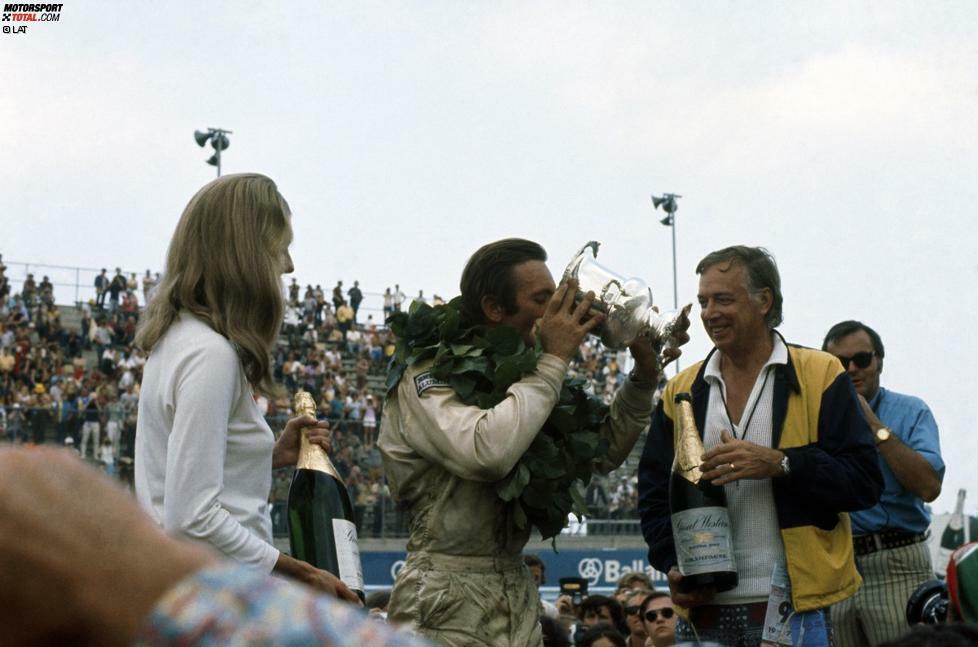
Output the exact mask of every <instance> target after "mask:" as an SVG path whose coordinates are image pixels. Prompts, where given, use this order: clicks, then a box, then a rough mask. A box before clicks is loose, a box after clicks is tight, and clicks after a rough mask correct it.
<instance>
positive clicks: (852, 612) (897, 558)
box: [832, 541, 934, 647]
mask: <svg viewBox="0 0 978 647" xmlns="http://www.w3.org/2000/svg"><path fill="white" fill-rule="evenodd" d="M856 567H857V568H859V572H860V573H861V574H862V576H863V586H862V588H860V589H859V590H858V591H856V594H855V595H854V596H852V597H851V598H848V599H846V600H843V601H842V602H839V603H838V604H835V605H833V606H832V626H833V627H834V630H835V644H836V645H838V646H839V647H864V646H866V645H878V644H880V643H882V642H887V641H890V640H896V639H897V638H899V637H900V636H902V635H904V634H905V633H907V616H906V609H907V600H909V599H910V595H911V594H912V593H913V592H914V590H915V589H916V588H917V586H918V585H919V584H922V583H924V582H926V581H927V580H929V579H932V578H933V577H934V572H933V569H932V568H931V562H930V552H929V551H928V549H927V542H923V541H922V542H919V543H916V544H911V545H909V546H901V547H899V548H888V549H886V550H878V551H876V552H873V553H869V554H868V555H861V556H856Z"/></svg>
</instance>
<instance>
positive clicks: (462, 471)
mask: <svg viewBox="0 0 978 647" xmlns="http://www.w3.org/2000/svg"><path fill="white" fill-rule="evenodd" d="M546 258H547V256H546V252H544V250H543V248H542V247H540V246H539V245H537V244H536V243H533V242H530V241H527V240H521V239H512V238H511V239H506V240H500V241H497V242H494V243H490V244H488V245H485V246H484V247H482V248H481V249H479V250H478V251H476V252H475V254H473V255H472V257H471V258H470V259H469V262H468V263H467V265H466V267H465V270H464V271H463V272H462V280H461V292H462V300H463V302H464V305H463V308H464V310H465V313H464V314H465V315H466V316H467V317H468V318H470V319H471V320H473V321H476V322H483V323H485V324H486V325H488V326H490V327H500V326H508V327H510V328H513V329H515V330H516V331H517V332H519V333H520V335H522V337H523V339H524V341H526V342H528V343H535V342H536V340H537V339H539V341H540V344H541V346H542V347H543V351H544V352H543V355H541V357H540V359H539V361H538V362H537V366H536V369H535V370H534V371H533V372H531V373H529V374H528V375H526V376H525V377H523V378H522V379H521V380H519V381H517V382H515V383H514V384H512V385H511V386H510V387H509V389H508V390H507V397H506V398H505V399H504V400H503V401H502V402H500V403H499V404H497V405H496V406H494V407H492V408H490V409H480V408H479V407H477V406H470V405H467V404H465V403H464V402H463V401H462V399H461V398H460V397H459V396H458V395H457V394H456V393H455V391H454V390H453V389H452V388H451V387H450V386H449V385H448V384H445V383H444V382H441V381H439V380H436V379H434V378H433V377H432V376H431V373H430V372H429V367H430V364H431V362H430V361H429V362H420V363H418V364H415V365H412V366H410V367H408V369H407V370H406V371H405V373H404V376H403V377H402V378H401V380H400V381H399V383H398V385H397V386H396V387H394V388H393V389H392V390H391V392H390V395H389V397H388V399H387V403H386V406H385V412H384V419H383V422H382V425H381V431H380V440H379V445H380V449H381V452H382V454H383V458H384V467H385V472H386V475H387V478H388V479H389V483H390V488H391V493H392V495H393V496H394V499H395V500H396V501H397V502H398V503H399V504H400V505H401V506H403V507H405V508H406V509H407V511H408V513H409V515H410V528H411V537H410V539H409V540H408V559H407V563H406V565H405V566H404V568H403V569H402V570H401V571H400V573H399V574H398V576H397V581H396V582H395V584H394V589H393V592H392V594H391V602H390V619H391V620H392V621H394V622H398V623H403V624H410V625H412V626H413V627H415V628H416V629H417V631H418V633H419V634H421V635H423V636H427V637H429V638H432V639H435V640H436V641H438V642H439V643H441V644H444V645H449V646H453V645H458V646H463V645H464V646H465V647H470V646H473V645H514V646H515V645H519V646H520V647H522V646H523V645H540V644H541V640H542V638H541V630H540V623H539V622H538V616H539V613H540V604H539V596H538V594H537V589H536V586H535V584H534V583H533V580H532V579H531V578H530V576H529V573H528V571H527V568H526V566H524V564H523V560H522V558H521V556H520V553H521V551H522V549H523V547H524V546H525V545H526V542H527V540H528V539H529V534H530V533H529V529H523V530H521V529H519V528H518V527H517V526H516V525H515V523H514V521H513V519H512V518H511V515H510V512H509V510H510V508H509V507H508V506H506V505H505V504H504V503H503V502H502V501H501V500H500V499H499V497H498V495H497V494H496V489H495V485H494V484H495V482H496V481H498V480H500V479H502V478H503V477H504V476H506V475H507V474H508V473H509V472H510V471H511V470H512V469H513V467H514V466H515V465H516V463H517V461H519V459H520V457H521V456H522V455H523V453H524V452H525V451H526V450H527V448H528V447H529V445H530V443H531V442H532V441H533V439H534V438H535V437H536V436H537V434H538V432H539V431H540V429H541V428H542V427H543V425H544V423H545V422H546V420H547V418H548V417H549V416H550V413H551V411H552V410H553V408H554V406H555V405H556V403H557V400H558V398H559V393H560V389H561V385H562V382H563V379H564V377H565V376H566V374H567V370H568V364H569V362H570V361H571V360H572V359H573V358H574V357H575V355H576V354H577V351H578V347H579V346H580V344H581V341H582V340H583V339H584V337H585V335H586V334H587V333H588V332H589V331H590V330H592V329H593V328H595V327H596V326H597V325H598V324H600V323H601V321H602V320H603V316H600V315H598V316H594V317H591V318H588V315H587V313H588V310H589V308H590V306H591V304H592V303H593V300H594V295H593V294H588V295H587V296H586V297H585V298H584V299H583V300H582V301H581V302H580V303H575V302H574V296H573V295H574V294H575V292H576V290H577V285H576V283H575V282H573V281H571V282H568V283H566V284H561V285H560V286H559V287H558V286H556V285H555V284H554V280H553V277H552V276H551V275H550V271H549V270H548V269H547V266H546V264H545V263H544V261H545V260H546ZM395 287H396V286H395ZM397 289H398V290H399V288H397ZM676 337H677V340H678V341H681V342H684V341H686V340H687V339H688V336H687V335H686V334H685V332H684V331H681V332H678V333H677V334H676ZM680 338H681V339H680ZM631 352H632V356H633V357H634V358H635V369H634V371H633V373H632V377H631V378H630V379H629V380H627V381H626V383H625V384H624V385H623V386H622V387H621V389H619V391H618V393H617V394H616V397H615V401H614V402H613V403H612V405H611V413H610V420H609V422H608V423H606V424H605V426H604V428H603V429H602V432H601V433H602V435H603V436H604V437H605V438H607V439H608V441H609V445H610V449H609V455H608V460H607V461H604V462H602V464H601V465H600V466H596V469H601V470H602V471H607V470H610V469H613V468H614V467H615V466H617V465H620V464H621V463H622V462H623V461H624V459H625V457H626V456H627V455H628V452H629V451H630V449H631V448H632V446H633V445H634V443H635V441H636V439H637V438H638V435H639V433H641V431H642V430H643V429H644V428H645V427H646V426H647V425H648V421H649V418H650V417H651V414H652V397H653V392H654V388H655V386H654V385H655V384H656V381H657V380H658V378H659V373H658V369H657V366H656V358H655V356H654V353H653V351H652V350H651V345H650V344H649V343H648V342H647V341H646V340H644V339H639V340H638V341H637V342H636V343H635V344H633V345H632V347H631Z"/></svg>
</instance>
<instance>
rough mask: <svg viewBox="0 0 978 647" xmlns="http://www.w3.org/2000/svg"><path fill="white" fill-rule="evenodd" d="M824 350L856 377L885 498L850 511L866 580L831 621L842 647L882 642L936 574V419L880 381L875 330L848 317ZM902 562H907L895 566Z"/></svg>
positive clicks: (940, 474)
mask: <svg viewBox="0 0 978 647" xmlns="http://www.w3.org/2000/svg"><path fill="white" fill-rule="evenodd" d="M822 350H825V351H828V352H830V353H832V354H833V355H835V356H836V357H838V358H839V361H840V362H842V367H843V369H844V370H845V371H846V373H848V374H849V377H850V378H852V383H853V385H854V386H855V387H856V393H857V397H858V398H859V405H860V407H861V409H862V412H863V415H864V416H865V417H866V421H867V422H869V426H870V429H872V431H873V434H874V436H875V439H876V449H877V451H878V452H879V461H880V470H881V471H882V472H883V483H884V489H883V495H882V497H880V502H879V503H878V504H876V505H875V506H873V507H872V508H869V509H868V510H861V511H859V512H854V513H852V515H851V516H850V518H851V519H852V534H853V545H854V548H855V552H856V566H857V567H858V568H859V573H860V574H861V575H862V576H863V586H862V588H861V589H859V591H858V592H857V593H856V594H855V595H854V596H852V597H851V598H848V599H846V600H843V601H842V602H840V603H838V604H836V605H835V606H833V607H832V625H833V627H834V631H835V637H836V640H837V644H838V645H840V646H841V647H847V646H849V645H852V646H861V645H874V646H875V645H878V644H880V643H882V642H885V641H888V640H896V639H897V638H899V637H900V636H902V635H903V634H904V633H906V631H907V622H906V618H905V615H904V614H905V609H906V606H907V600H908V599H909V598H910V595H911V594H912V593H913V592H914V589H916V588H917V586H919V585H920V584H923V583H924V582H926V581H927V580H929V579H931V578H932V577H933V576H934V575H933V567H932V565H931V559H930V551H929V550H928V549H927V543H926V540H927V529H928V528H929V527H930V521H931V515H930V510H928V509H927V506H925V505H924V503H925V502H930V501H933V500H934V499H936V498H937V495H939V494H940V493H941V481H942V480H943V478H944V461H943V460H942V459H941V447H940V441H939V439H938V433H937V422H936V421H935V420H934V416H933V414H931V412H930V409H929V408H928V407H927V405H926V404H925V403H924V401H923V400H921V399H920V398H916V397H914V396H912V395H903V394H902V393H896V392H895V391H889V390H887V389H884V388H883V387H881V386H880V374H881V373H882V372H883V356H884V354H885V352H884V348H883V340H882V339H880V336H879V335H878V334H877V333H876V331H875V330H873V329H872V328H870V327H869V326H867V325H865V324H863V323H861V322H859V321H842V322H840V323H837V324H836V325H834V326H832V328H831V329H829V332H828V333H827V334H826V335H825V341H824V342H823V343H822ZM896 563H899V564H900V565H901V566H900V568H898V569H895V568H893V564H896Z"/></svg>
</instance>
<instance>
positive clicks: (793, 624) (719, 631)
mask: <svg viewBox="0 0 978 647" xmlns="http://www.w3.org/2000/svg"><path fill="white" fill-rule="evenodd" d="M766 613H767V603H766V602H755V603H752V604H736V605H709V606H703V607H697V608H695V609H692V610H691V611H690V617H689V619H688V620H687V619H683V618H682V617H681V616H680V617H679V618H678V620H677V621H676V641H677V642H682V643H684V644H685V643H687V642H689V643H690V644H698V643H699V642H700V641H702V642H704V643H713V644H719V645H723V646H724V647H758V645H760V644H761V638H762V634H763V629H764V616H765V614H766ZM785 632H786V633H787V632H790V637H789V636H787V635H786V636H784V637H783V638H781V639H779V642H784V643H788V642H790V643H791V644H792V645H804V647H828V645H829V626H828V621H827V617H826V614H825V613H824V612H823V611H822V610H821V609H816V610H815V611H808V612H806V613H795V614H793V615H791V616H790V618H789V620H788V625H787V626H786V627H785Z"/></svg>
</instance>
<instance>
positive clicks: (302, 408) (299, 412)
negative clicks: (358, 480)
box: [292, 391, 346, 486]
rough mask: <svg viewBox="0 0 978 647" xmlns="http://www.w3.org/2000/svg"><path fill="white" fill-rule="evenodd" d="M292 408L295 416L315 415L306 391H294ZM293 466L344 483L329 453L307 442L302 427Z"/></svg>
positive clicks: (313, 403) (307, 438)
mask: <svg viewBox="0 0 978 647" xmlns="http://www.w3.org/2000/svg"><path fill="white" fill-rule="evenodd" d="M292 408H293V409H294V410H295V415H296V416H312V417H313V418H315V417H316V401H315V400H313V399H312V396H311V395H309V393H307V392H306V391H298V392H296V394H295V398H294V399H293V400H292ZM295 468H296V469H299V470H315V471H317V472H323V473H324V474H329V475H330V476H332V477H333V478H335V479H336V480H337V481H339V482H340V483H341V484H342V485H344V486H345V485H346V484H345V483H343V479H342V477H340V474H339V472H337V471H336V467H334V466H333V462H332V461H331V460H329V454H327V453H326V450H325V449H323V448H322V447H320V446H319V445H316V444H314V443H311V442H309V437H308V436H306V432H305V430H304V429H303V430H301V431H300V432H299V460H298V461H296V464H295Z"/></svg>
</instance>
